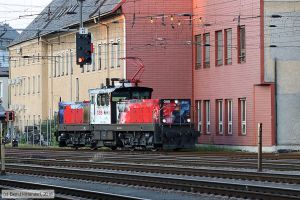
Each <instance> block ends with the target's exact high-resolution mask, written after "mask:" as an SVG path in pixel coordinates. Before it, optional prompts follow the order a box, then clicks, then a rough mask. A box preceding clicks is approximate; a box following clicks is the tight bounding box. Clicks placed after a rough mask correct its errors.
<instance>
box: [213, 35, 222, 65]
mask: <svg viewBox="0 0 300 200" xmlns="http://www.w3.org/2000/svg"><path fill="white" fill-rule="evenodd" d="M215 41H216V47H215V48H216V66H220V65H223V32H222V31H217V32H216V39H215Z"/></svg>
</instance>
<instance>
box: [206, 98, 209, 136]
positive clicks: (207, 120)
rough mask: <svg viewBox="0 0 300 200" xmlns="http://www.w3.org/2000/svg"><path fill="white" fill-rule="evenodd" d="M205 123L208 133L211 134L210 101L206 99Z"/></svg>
mask: <svg viewBox="0 0 300 200" xmlns="http://www.w3.org/2000/svg"><path fill="white" fill-rule="evenodd" d="M205 125H206V127H205V128H206V134H210V101H209V100H207V101H205Z"/></svg>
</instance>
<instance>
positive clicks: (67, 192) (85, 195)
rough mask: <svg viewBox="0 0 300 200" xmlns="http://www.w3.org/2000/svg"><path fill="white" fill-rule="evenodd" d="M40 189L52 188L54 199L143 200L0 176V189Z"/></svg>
mask: <svg viewBox="0 0 300 200" xmlns="http://www.w3.org/2000/svg"><path fill="white" fill-rule="evenodd" d="M15 188H18V189H41V190H54V191H55V199H64V200H65V199H68V200H73V199H82V200H84V199H99V200H144V199H142V198H137V197H130V196H123V195H118V194H110V193H104V192H98V191H92V190H82V189H77V188H70V187H62V186H56V185H48V184H41V183H39V184H37V183H33V182H27V181H26V182H25V181H19V180H8V179H4V178H1V177H0V189H15Z"/></svg>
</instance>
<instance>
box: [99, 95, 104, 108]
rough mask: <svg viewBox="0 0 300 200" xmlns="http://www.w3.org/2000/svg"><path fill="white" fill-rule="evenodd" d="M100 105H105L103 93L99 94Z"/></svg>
mask: <svg viewBox="0 0 300 200" xmlns="http://www.w3.org/2000/svg"><path fill="white" fill-rule="evenodd" d="M100 105H101V106H105V94H101V100H100Z"/></svg>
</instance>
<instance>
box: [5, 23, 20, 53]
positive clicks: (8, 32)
mask: <svg viewBox="0 0 300 200" xmlns="http://www.w3.org/2000/svg"><path fill="white" fill-rule="evenodd" d="M19 35H20V34H19V33H18V32H17V31H16V30H15V29H13V28H12V27H10V26H9V25H8V24H1V23H0V41H1V42H0V48H1V49H3V48H6V47H7V46H8V44H9V42H11V41H13V40H14V39H16V37H18V36H19Z"/></svg>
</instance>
